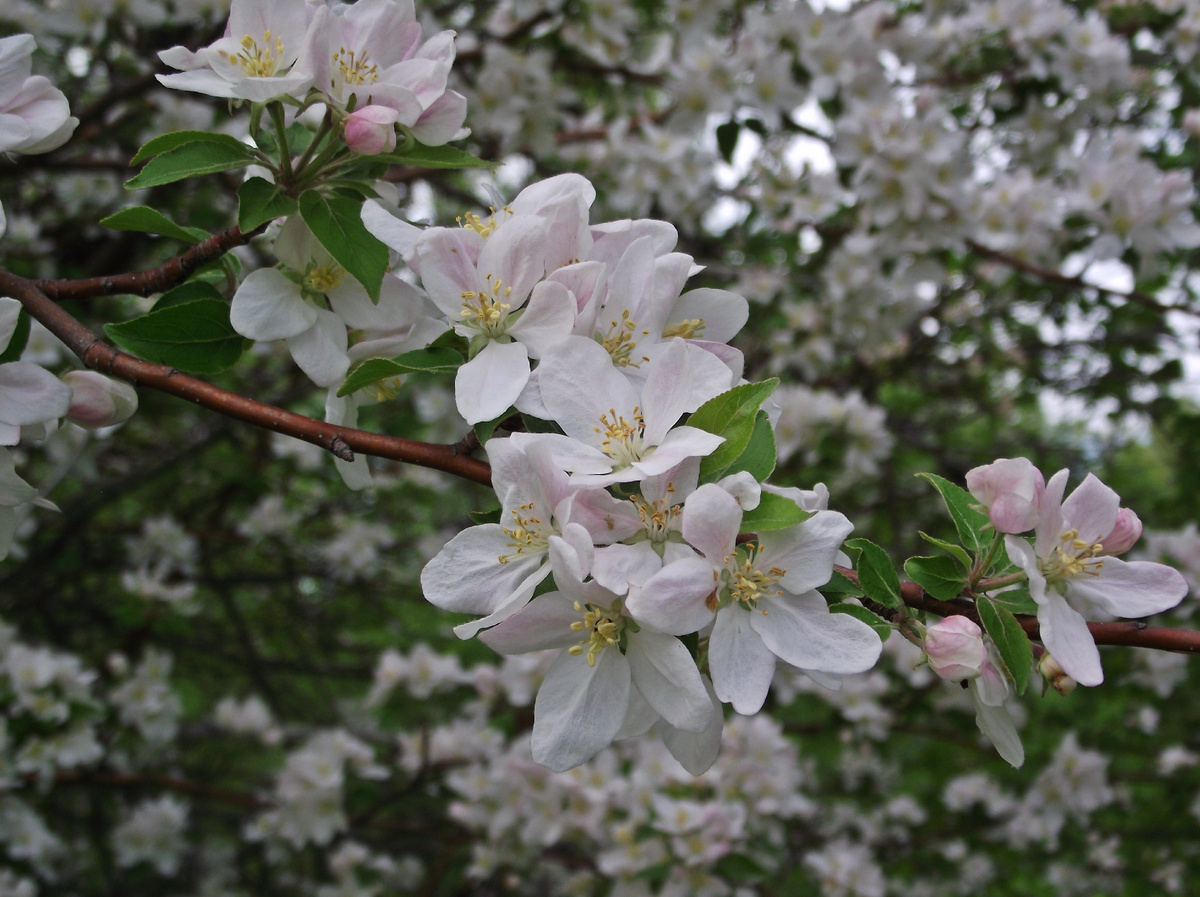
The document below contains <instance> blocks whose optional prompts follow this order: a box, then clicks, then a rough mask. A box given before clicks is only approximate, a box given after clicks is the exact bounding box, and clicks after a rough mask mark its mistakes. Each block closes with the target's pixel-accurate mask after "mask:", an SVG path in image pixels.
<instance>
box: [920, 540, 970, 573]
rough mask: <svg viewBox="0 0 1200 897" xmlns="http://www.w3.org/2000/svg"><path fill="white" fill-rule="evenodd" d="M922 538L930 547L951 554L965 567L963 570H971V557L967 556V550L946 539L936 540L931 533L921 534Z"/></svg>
mask: <svg viewBox="0 0 1200 897" xmlns="http://www.w3.org/2000/svg"><path fill="white" fill-rule="evenodd" d="M921 538H922V539H924V540H925V541H926V542H928V543H929V544H930V545H933V546H934V547H936V548H940V549H942V551H946V552H949V553H950V555H951V556H952V557H953V558H954V559H955V560H956V561H958V562H959V563H960V564H962V565H963V569H965V570H970V569H971V556H970V555H969V554H967V550H966V549H965V548H963V547H962V546H961V545H958V544H956V543H954V542H947V541H946V540H945V539H935V538H934V537H933V536H931V535H929V533H921Z"/></svg>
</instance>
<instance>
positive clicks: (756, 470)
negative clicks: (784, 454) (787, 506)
mask: <svg viewBox="0 0 1200 897" xmlns="http://www.w3.org/2000/svg"><path fill="white" fill-rule="evenodd" d="M778 455H779V452H778V450H777V449H776V448H775V431H774V430H773V429H772V428H771V420H770V418H769V417H767V412H765V411H759V412H758V415H757V416H756V417H755V419H754V430H753V432H751V434H750V441H749V442H748V443H747V444H746V450H745V451H744V452H742V454H741V455H739V456H738V459H737V460H736V461H734V462H733V463H732V464H730V465H729V467H727V468H726V469H725V475H726V476H728V475H729V474H732V473H738V472H739V471H743V470H744V471H746V472H747V473H749V474H750V475H751V476H753V477H754V478H755V479H756V480H758V481H759V482H760V483H761V482H764V481H765V480H766V479H767V477H769V476H770V475H771V474H772V473H773V472H774V470H775V461H776V459H777V458H778Z"/></svg>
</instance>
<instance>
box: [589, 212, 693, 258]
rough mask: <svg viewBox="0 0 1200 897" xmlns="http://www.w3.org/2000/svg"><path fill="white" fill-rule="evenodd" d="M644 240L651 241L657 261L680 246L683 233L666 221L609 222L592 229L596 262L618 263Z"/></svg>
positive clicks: (647, 219) (651, 219) (643, 219)
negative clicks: (637, 243) (637, 242)
mask: <svg viewBox="0 0 1200 897" xmlns="http://www.w3.org/2000/svg"><path fill="white" fill-rule="evenodd" d="M642 237H649V238H650V249H651V251H652V253H653V255H654V256H655V257H657V256H660V255H666V254H667V253H668V252H670V251H671V250H672V249H674V248H675V244H676V243H678V242H679V232H678V231H677V230H675V227H674V226H673V225H671V224H669V223H667V222H666V221H657V220H655V219H653V218H639V219H636V220H630V219H629V218H625V219H623V220H621V221H606V222H604V223H603V224H596V225H593V226H592V239H593V240H594V241H595V242H594V243H593V245H592V258H594V259H599V260H600V261H602V262H608V263H610V264H611V263H615V262H616V261H617V260H618V259H620V258H621V256H622V255H623V254H624V252H625V250H626V248H627V247H628V246H629V245H630V244H631V243H633V242H634V241H635V240H639V239H641V238H642Z"/></svg>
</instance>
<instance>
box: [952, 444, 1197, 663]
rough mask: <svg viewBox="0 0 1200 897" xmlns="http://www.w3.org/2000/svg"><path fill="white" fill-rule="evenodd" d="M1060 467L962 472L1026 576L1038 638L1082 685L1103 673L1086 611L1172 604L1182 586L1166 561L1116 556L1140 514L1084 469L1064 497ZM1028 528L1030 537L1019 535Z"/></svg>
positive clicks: (1134, 532) (1109, 612)
mask: <svg viewBox="0 0 1200 897" xmlns="http://www.w3.org/2000/svg"><path fill="white" fill-rule="evenodd" d="M1067 476H1068V471H1066V470H1060V471H1059V472H1058V473H1056V474H1055V475H1054V476H1052V477H1051V478H1050V481H1049V482H1046V480H1045V478H1044V477H1043V476H1042V473H1041V471H1039V470H1038V469H1037V468H1036V467H1034V466H1033V464H1032V463H1030V461H1029V460H1028V459H1027V458H1015V459H1010V458H1002V459H1000V460H998V461H994V462H993V463H991V464H989V465H987V466H985V467H977V468H975V469H974V470H972V471H970V472H969V473H968V474H967V487H968V488H969V489H970V491H971V494H972V495H973V496H974V497H975V498H976V499H978V500H979V502H980V503H981V504H982V506H983V507H984V508H985V509H986V511H987V513H988V517H989V519H990V521H991V524H992V526H994V527H995V529H996V532H997V533H1003V534H1004V547H1005V549H1006V550H1007V552H1008V556H1009V558H1010V559H1011V560H1012V562H1013V563H1014V564H1015V565H1016V566H1017V567H1019V568H1020V570H1021V571H1022V572H1023V573H1024V574H1025V576H1026V577H1028V583H1029V594H1030V597H1031V598H1032V599H1033V600H1034V602H1035V603H1036V604H1037V618H1038V624H1039V627H1040V631H1041V636H1040V637H1041V640H1042V642H1043V644H1045V646H1046V650H1047V651H1049V652H1050V654H1051V655H1052V656H1053V658H1054V660H1055V661H1057V663H1058V665H1059V666H1060V667H1061V668H1062V670H1063V671H1064V672H1065V673H1066V674H1067V675H1068V676H1070V677H1071V678H1072V679H1074V680H1075V681H1077V682H1078V683H1080V684H1081V685H1099V684H1100V683H1101V682H1103V681H1104V672H1103V670H1102V669H1101V667H1100V652H1099V651H1098V650H1097V649H1096V644H1095V642H1094V640H1093V639H1092V635H1091V633H1090V632H1089V631H1088V628H1087V617H1089V616H1091V617H1096V616H1101V617H1108V618H1111V617H1146V616H1150V615H1151V614H1156V613H1161V612H1162V611H1165V610H1169V609H1170V608H1173V607H1175V605H1177V604H1178V603H1179V602H1180V601H1182V600H1183V597H1184V596H1185V595H1186V594H1187V592H1188V584H1187V582H1186V580H1185V579H1184V578H1183V575H1182V574H1181V573H1180V572H1179V571H1178V570H1176V569H1175V568H1173V567H1168V566H1166V565H1165V564H1158V563H1153V562H1149V561H1123V560H1121V559H1120V558H1119V557H1118V555H1122V554H1124V553H1125V552H1127V551H1128V550H1129V549H1130V548H1132V547H1133V546H1134V544H1135V543H1136V542H1137V541H1138V539H1139V538H1140V537H1141V535H1142V523H1141V521H1140V520H1139V519H1138V517H1137V515H1136V514H1134V512H1133V511H1131V510H1130V509H1129V508H1123V507H1121V499H1120V496H1118V495H1117V493H1115V492H1114V491H1113V490H1112V489H1110V488H1108V487H1107V486H1105V485H1104V484H1103V483H1101V482H1100V480H1098V479H1097V478H1096V477H1095V476H1093V475H1092V474H1088V476H1087V478H1086V479H1085V480H1084V481H1083V483H1081V484H1080V485H1079V486H1078V487H1077V488H1076V489H1075V491H1074V492H1072V493H1071V495H1070V496H1068V497H1067V498H1066V500H1064V499H1063V494H1064V492H1065V491H1066V487H1067ZM1031 530H1032V531H1033V532H1034V542H1033V543H1032V544H1031V543H1030V542H1029V541H1028V540H1026V539H1022V538H1018V536H1019V535H1020V534H1022V533H1027V532H1029V531H1031Z"/></svg>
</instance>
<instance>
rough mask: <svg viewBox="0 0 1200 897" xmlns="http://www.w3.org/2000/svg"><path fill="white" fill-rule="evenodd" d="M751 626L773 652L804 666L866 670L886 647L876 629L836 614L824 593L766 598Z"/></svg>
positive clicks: (846, 671) (823, 669)
mask: <svg viewBox="0 0 1200 897" xmlns="http://www.w3.org/2000/svg"><path fill="white" fill-rule="evenodd" d="M750 625H751V626H752V627H753V628H754V631H755V632H757V633H758V635H759V637H760V638H761V639H762V640H763V644H764V645H766V646H767V648H768V649H769V650H770V651H771V653H772V654H774V655H775V656H776V657H778V658H780V659H781V660H785V661H787V662H788V663H790V664H791V665H792V666H795V667H799V668H800V669H802V670H816V671H817V672H821V673H836V674H838V675H846V674H849V673H862V672H865V671H866V670H869V669H871V667H873V666H875V661H877V660H878V659H879V655H880V652H882V651H883V642H881V641H880V640H879V636H878V635H877V634H876V633H875V630H874V629H872V628H871V627H870V626H868V625H867V624H866V623H864V622H863V621H862V620H859V619H857V618H856V617H852V616H850V615H849V614H834V613H830V611H829V606H828V605H827V604H826V603H825V599H824V598H822V597H821V595H820V593H819V592H807V593H805V594H803V595H794V596H793V595H783V596H777V597H769V598H764V599H762V600H760V601H759V603H758V608H757V609H756V610H755V611H752V612H751V613H750Z"/></svg>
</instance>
